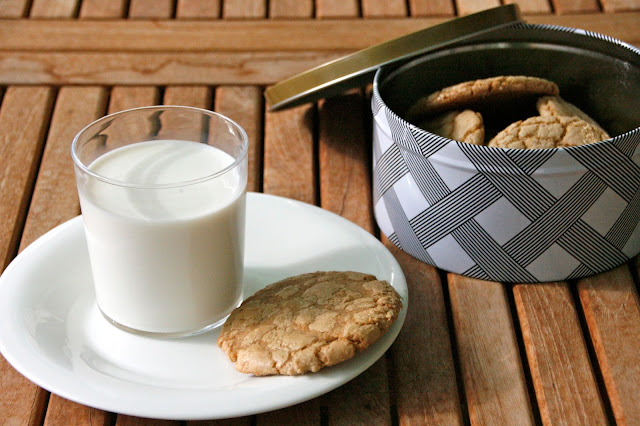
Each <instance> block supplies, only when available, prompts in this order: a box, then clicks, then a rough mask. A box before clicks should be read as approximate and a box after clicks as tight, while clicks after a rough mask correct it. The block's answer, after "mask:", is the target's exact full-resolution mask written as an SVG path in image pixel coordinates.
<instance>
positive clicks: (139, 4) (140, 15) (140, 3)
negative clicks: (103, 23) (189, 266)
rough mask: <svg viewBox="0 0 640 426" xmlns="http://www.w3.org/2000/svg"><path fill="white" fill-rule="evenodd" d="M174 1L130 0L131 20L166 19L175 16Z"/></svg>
mask: <svg viewBox="0 0 640 426" xmlns="http://www.w3.org/2000/svg"><path fill="white" fill-rule="evenodd" d="M173 3H174V1H173V0H130V3H129V18H130V19H166V18H171V16H172V14H173Z"/></svg>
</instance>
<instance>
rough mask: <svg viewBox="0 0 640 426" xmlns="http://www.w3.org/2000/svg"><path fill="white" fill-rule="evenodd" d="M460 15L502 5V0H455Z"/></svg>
mask: <svg viewBox="0 0 640 426" xmlns="http://www.w3.org/2000/svg"><path fill="white" fill-rule="evenodd" d="M455 2H456V5H457V9H458V15H461V16H462V15H468V14H470V13H476V12H480V11H481V10H485V9H490V8H492V7H498V6H500V0H455Z"/></svg>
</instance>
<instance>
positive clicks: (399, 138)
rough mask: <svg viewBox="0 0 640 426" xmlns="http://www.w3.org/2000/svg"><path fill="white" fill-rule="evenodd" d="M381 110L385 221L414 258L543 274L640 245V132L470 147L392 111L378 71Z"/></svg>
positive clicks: (570, 273)
mask: <svg viewBox="0 0 640 426" xmlns="http://www.w3.org/2000/svg"><path fill="white" fill-rule="evenodd" d="M562 30H563V31H566V29H562ZM589 35H590V36H591V34H589ZM627 46H628V45H627ZM628 47H629V48H631V49H635V48H633V47H631V46H628ZM638 54H640V51H638ZM372 110H373V113H374V132H373V133H374V136H373V157H374V158H373V169H374V173H373V174H374V182H373V184H374V188H373V190H374V212H375V217H376V221H377V223H378V226H379V227H380V229H381V230H382V232H384V234H385V235H387V237H388V238H389V239H390V240H391V241H392V242H393V243H394V244H396V245H397V246H398V247H400V248H401V249H403V250H404V251H406V252H408V253H409V254H411V255H413V256H414V257H416V258H418V259H420V260H422V261H424V262H426V263H428V264H431V265H434V266H437V267H439V268H441V269H444V270H447V271H451V272H455V273H459V274H462V275H467V276H471V277H475V278H480V279H486V280H494V281H511V282H544V281H555V280H565V279H574V278H579V277H582V276H587V275H591V274H594V273H597V272H601V271H605V270H607V269H610V268H612V267H614V266H617V265H619V264H621V263H623V262H625V261H627V260H628V259H630V258H632V257H634V256H635V255H637V254H638V253H639V252H640V129H635V130H633V131H631V132H627V133H625V134H623V135H620V136H617V137H614V138H612V139H609V140H607V141H603V142H599V143H595V144H590V145H583V146H579V147H571V148H558V149H550V150H508V149H497V148H489V147H485V146H477V145H471V144H465V143H462V142H456V141H452V140H449V139H446V138H442V137H439V136H436V135H433V134H430V133H428V132H425V131H424V130H422V129H419V128H417V127H415V126H413V125H411V124H410V123H408V122H407V121H405V120H403V119H402V118H400V117H399V116H397V115H396V114H395V113H393V112H392V111H391V110H390V109H389V108H388V107H387V106H386V105H385V104H384V102H383V101H382V99H381V97H380V93H379V91H378V87H377V77H376V83H374V90H373V97H372Z"/></svg>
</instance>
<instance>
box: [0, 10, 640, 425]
mask: <svg viewBox="0 0 640 426" xmlns="http://www.w3.org/2000/svg"><path fill="white" fill-rule="evenodd" d="M505 2H506V3H510V2H512V0H507V1H505ZM517 2H518V3H520V6H521V9H522V11H523V12H524V15H525V17H526V20H527V21H529V22H533V23H547V24H558V25H565V26H573V27H580V28H584V29H588V30H593V31H598V32H601V33H605V34H608V35H610V36H614V37H617V38H620V39H622V40H624V41H627V42H629V43H632V44H635V45H640V0H551V1H549V0H528V1H525V0H522V1H517ZM499 3H500V2H499V1H498V0H455V2H453V1H452V0H408V1H405V0H387V1H384V0H381V1H376V0H361V1H358V0H315V1H312V0H270V1H266V0H254V1H242V0H210V1H200V0H177V1H173V0H109V1H102V0H33V1H30V0H0V17H2V20H1V21H0V97H1V100H2V106H1V109H0V271H2V270H4V268H5V267H6V265H7V264H8V263H9V262H10V261H11V260H12V259H13V258H14V257H15V256H16V255H17V254H18V253H19V252H20V251H21V250H23V249H24V248H25V247H26V246H27V245H29V244H30V243H32V242H33V241H34V240H35V239H37V238H38V237H39V236H40V235H42V234H43V233H45V232H46V231H48V230H49V229H51V228H53V227H54V226H56V225H58V224H60V223H62V222H64V221H66V220H68V219H70V218H72V217H74V216H76V215H78V214H79V213H80V209H79V205H78V199H77V195H76V189H75V183H74V176H73V169H72V163H71V159H70V158H69V146H70V143H71V140H72V138H73V136H74V135H75V133H76V132H77V131H78V130H79V129H80V128H81V127H83V126H84V125H85V124H87V123H89V122H90V121H92V120H94V119H95V118H98V117H100V116H102V115H104V114H106V113H108V112H114V111H118V110H122V109H125V108H131V107H136V106H143V105H151V104H162V103H164V104H184V105H193V106H198V107H203V108H211V109H215V110H217V111H219V112H222V113H223V114H226V115H228V116H231V117H233V118H235V119H236V120H237V121H239V122H240V123H241V124H242V125H243V126H244V128H245V129H246V130H247V132H248V134H249V137H250V139H251V142H252V145H251V152H250V177H249V189H250V190H252V191H260V192H265V193H270V194H277V195H281V196H285V197H290V198H295V199H298V200H302V201H305V202H307V203H311V204H316V205H319V206H321V207H323V208H325V209H327V210H330V211H333V212H336V213H338V214H340V215H342V216H344V217H346V218H347V219H349V220H351V221H353V222H355V223H357V224H358V225H360V226H361V227H362V228H364V229H366V230H367V231H369V232H371V233H373V234H374V235H376V236H380V232H379V230H378V229H377V228H376V225H375V223H374V220H373V216H372V208H371V202H372V200H371V182H370V180H371V176H370V142H371V141H370V137H371V136H370V128H371V118H370V112H369V105H368V98H367V92H366V90H354V91H352V92H350V93H348V94H345V95H344V96H340V97H337V98H334V99H330V100H326V101H322V102H319V103H317V104H313V105H304V106H301V107H297V108H294V109H291V110H286V111H283V112H277V113H270V112H268V111H265V105H264V102H263V97H262V93H263V90H264V88H265V86H266V85H269V84H272V83H274V82H276V81H279V80H281V79H283V78H285V77H288V76H290V75H293V74H295V73H297V72H300V71H303V70H305V69H308V68H310V67H312V66H315V65H318V64H320V63H323V62H325V61H327V60H330V59H333V58H336V57H339V56H342V55H345V54H346V53H349V52H353V51H355V50H357V49H360V48H363V47H366V46H369V45H372V44H374V43H377V42H380V41H384V40H387V39H390V38H392V37H395V36H398V35H401V34H405V33H408V32H411V31H414V30H417V29H420V28H423V27H425V26H428V25H433V24H436V23H439V22H442V21H444V20H447V19H450V18H451V17H453V16H455V15H463V14H467V13H471V12H474V11H477V10H481V9H485V8H488V7H493V6H497V5H499ZM639 96H640V94H639ZM639 114H640V112H639ZM380 237H381V238H382V239H383V241H384V237H383V236H380ZM385 243H386V244H387V246H388V247H389V249H390V250H392V252H393V253H394V254H395V255H396V257H397V259H398V261H399V262H400V264H401V265H402V267H403V269H404V272H405V274H406V276H407V279H408V283H409V287H410V296H411V303H410V307H409V311H408V316H407V320H406V323H405V325H404V328H403V330H402V332H401V333H400V336H399V337H398V340H397V341H396V342H395V343H394V345H393V346H392V347H391V349H390V350H389V351H388V352H387V354H386V356H385V357H383V358H382V359H380V360H379V361H378V362H377V363H375V364H374V365H373V366H372V367H371V368H370V369H369V370H367V371H366V372H364V373H363V374H362V375H361V376H359V377H357V378H356V379H354V380H353V381H351V382H349V383H347V384H346V385H344V386H342V387H340V388H338V389H336V390H335V391H333V392H330V393H329V394H327V395H324V396H321V397H319V398H316V399H314V400H311V401H309V402H307V403H303V404H300V405H297V406H293V407H290V408H287V409H283V410H279V411H275V412H271V413H265V414H260V415H256V416H252V417H247V418H240V419H234V420H231V421H228V422H227V421H225V422H223V423H224V424H227V423H231V424H254V423H258V424H263V423H273V424H286V423H295V424H299V423H300V424H306V423H310V424H367V425H368V424H398V423H399V424H423V423H431V424H467V423H471V424H518V425H520V424H531V423H545V424H605V423H615V422H617V423H620V424H640V306H639V299H638V275H639V270H638V269H639V264H638V260H637V259H636V260H634V261H633V262H629V264H627V265H623V266H620V267H618V268H616V269H614V270H612V271H610V272H607V273H603V274H601V275H598V276H595V277H591V278H587V279H582V280H580V281H578V282H569V283H567V282H559V283H551V284H544V285H526V284H503V283H495V282H485V281H478V280H474V279H469V278H465V277H462V276H457V275H454V274H447V273H445V272H442V271H439V270H436V269H435V268H433V267H431V266H428V265H426V264H423V263H421V262H419V261H417V260H415V259H413V258H411V257H410V256H408V255H406V254H404V253H402V252H400V251H399V250H397V249H395V248H394V247H392V245H391V244H389V243H388V242H386V241H385ZM0 421H2V422H3V424H11V425H18V424H30V425H40V424H43V423H44V424H45V425H58V424H88V423H91V424H105V425H110V424H117V425H134V424H136V425H137V424H165V422H164V421H155V420H149V419H139V418H134V417H130V416H124V415H117V414H116V413H106V412H102V411H100V410H97V409H93V408H89V407H85V406H81V405H79V404H76V403H73V402H70V401H68V400H65V399H63V398H61V397H59V396H57V395H55V394H50V393H49V392H47V391H46V390H43V389H41V388H38V387H37V386H36V385H34V384H33V383H31V382H29V381H28V380H27V379H25V378H24V377H22V376H21V375H20V374H18V373H17V372H16V371H15V370H13V368H12V367H11V366H10V365H9V364H8V363H7V362H6V361H5V360H4V359H2V358H0ZM166 423H167V424H173V423H174V422H166ZM210 423H211V424H217V423H218V422H215V421H213V422H210ZM203 424H206V422H205V423H203Z"/></svg>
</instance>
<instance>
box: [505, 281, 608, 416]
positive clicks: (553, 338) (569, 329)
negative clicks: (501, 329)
mask: <svg viewBox="0 0 640 426" xmlns="http://www.w3.org/2000/svg"><path fill="white" fill-rule="evenodd" d="M513 293H514V297H515V302H516V307H517V311H518V317H519V319H520V324H521V327H522V336H523V339H524V345H525V349H526V352H527V358H528V360H529V366H530V369H531V376H532V378H533V385H534V388H535V392H536V396H537V401H538V406H539V408H540V415H541V417H542V421H543V422H544V423H545V424H605V423H606V421H607V420H606V416H605V413H604V407H603V403H602V400H601V398H600V395H599V394H598V389H597V385H596V381H595V376H594V373H593V369H592V366H591V363H590V361H589V356H588V354H587V347H586V345H585V340H584V337H583V335H582V330H581V328H580V322H579V320H578V316H577V313H576V308H575V305H574V303H573V300H572V298H571V293H570V291H569V286H568V284H566V283H547V284H518V285H515V286H514V288H513Z"/></svg>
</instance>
